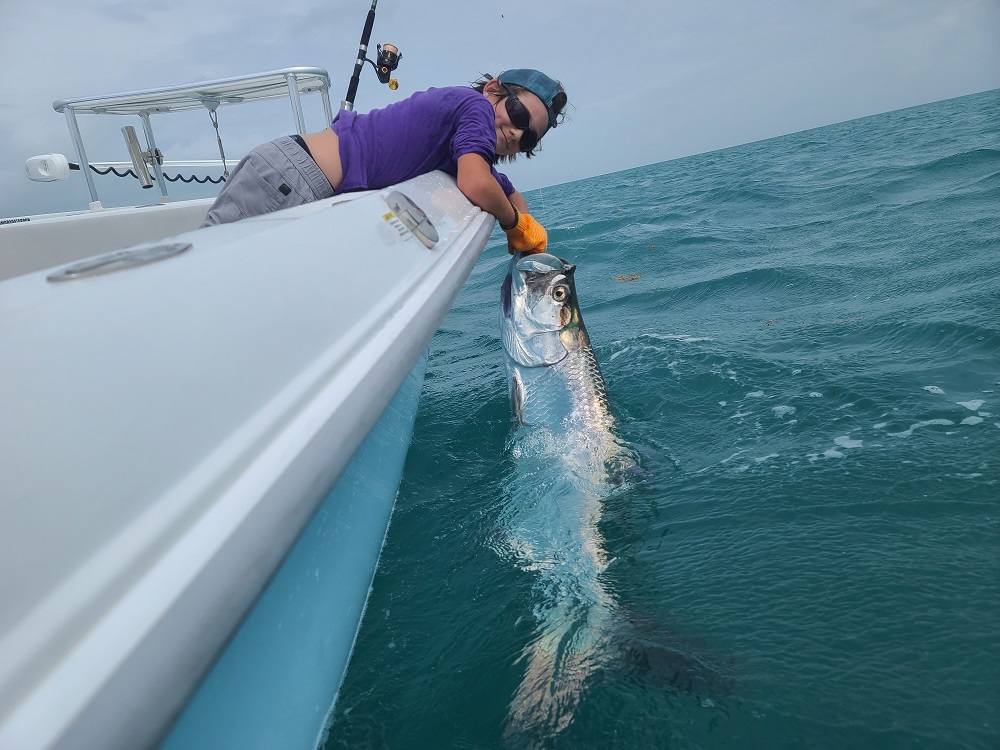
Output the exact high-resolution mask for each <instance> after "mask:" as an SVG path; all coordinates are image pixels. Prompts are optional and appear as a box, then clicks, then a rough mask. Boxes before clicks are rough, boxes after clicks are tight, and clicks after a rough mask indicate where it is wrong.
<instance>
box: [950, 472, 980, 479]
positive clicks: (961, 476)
mask: <svg viewBox="0 0 1000 750" xmlns="http://www.w3.org/2000/svg"><path fill="white" fill-rule="evenodd" d="M981 476H982V474H980V473H978V472H976V473H974V474H955V477H956V478H958V479H979V477H981Z"/></svg>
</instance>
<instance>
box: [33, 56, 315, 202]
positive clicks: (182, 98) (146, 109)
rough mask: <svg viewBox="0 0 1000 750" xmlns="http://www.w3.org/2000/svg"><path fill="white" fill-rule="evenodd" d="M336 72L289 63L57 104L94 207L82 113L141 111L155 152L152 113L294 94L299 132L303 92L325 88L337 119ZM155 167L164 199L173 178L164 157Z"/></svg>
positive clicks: (302, 123)
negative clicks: (333, 89)
mask: <svg viewBox="0 0 1000 750" xmlns="http://www.w3.org/2000/svg"><path fill="white" fill-rule="evenodd" d="M329 90H330V74H329V73H327V72H326V71H325V70H324V69H323V68H283V69H281V70H273V71H270V72H268V73H255V74H253V75H246V76H236V77H234V78H220V79H218V80H215V81H201V82H199V83H189V84H182V85H179V86H166V87H164V88H156V89H145V90H143V91H127V92H123V93H119V94H105V95H104V96H91V97H84V98H80V99H60V100H59V101H57V102H53V104H52V108H53V109H54V110H55V111H56V112H62V113H63V114H64V115H65V116H66V123H67V125H68V126H69V133H70V137H71V138H72V139H73V145H74V146H75V147H76V153H77V156H78V157H79V159H80V171H82V172H83V174H84V176H85V177H86V178H87V187H88V188H89V189H90V196H91V198H92V200H93V203H92V204H91V207H92V208H94V207H99V206H100V200H99V199H98V197H97V186H96V184H95V183H94V177H93V175H92V174H91V170H90V163H89V162H88V161H87V152H86V149H85V148H84V145H83V139H82V137H81V136H80V128H79V126H78V124H77V121H76V116H77V115H78V114H87V115H137V116H138V117H139V118H141V119H142V125H143V128H144V129H145V131H146V142H147V145H148V147H149V150H150V152H151V153H153V154H155V153H156V142H155V140H154V138H153V127H152V125H151V123H150V119H149V118H150V115H153V114H164V113H168V112H184V111H188V110H196V109H201V108H205V109H208V111H209V112H210V113H213V114H214V112H215V110H216V109H217V108H218V107H221V106H226V105H230V104H245V103H247V102H259V101H265V100H267V99H280V98H283V97H288V99H289V101H290V102H291V105H292V114H293V115H294V117H295V127H296V132H297V133H302V132H304V131H305V127H306V126H305V118H304V117H303V115H302V103H301V100H300V95H301V94H312V93H317V92H318V93H319V94H320V96H321V97H322V98H323V109H324V112H325V114H326V121H327V122H331V121H332V120H333V110H332V109H331V107H330V96H329V93H328V92H329ZM152 167H153V169H154V170H155V173H156V181H157V183H158V184H159V186H160V193H161V195H162V196H163V199H164V200H169V198H168V196H167V183H166V180H164V178H163V170H162V169H161V167H160V163H159V160H158V159H152Z"/></svg>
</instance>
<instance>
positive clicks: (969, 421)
mask: <svg viewBox="0 0 1000 750" xmlns="http://www.w3.org/2000/svg"><path fill="white" fill-rule="evenodd" d="M982 421H983V418H982V417H966V418H965V419H963V420H962V424H979V423H980V422H982Z"/></svg>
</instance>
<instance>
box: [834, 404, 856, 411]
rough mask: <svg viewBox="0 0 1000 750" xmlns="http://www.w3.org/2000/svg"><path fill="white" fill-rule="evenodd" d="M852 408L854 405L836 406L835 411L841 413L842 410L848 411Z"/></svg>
mask: <svg viewBox="0 0 1000 750" xmlns="http://www.w3.org/2000/svg"><path fill="white" fill-rule="evenodd" d="M852 406H854V404H844V405H843V406H838V407H837V411H841V410H842V409H850V408H851V407H852Z"/></svg>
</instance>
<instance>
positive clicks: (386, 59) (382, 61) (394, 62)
mask: <svg viewBox="0 0 1000 750" xmlns="http://www.w3.org/2000/svg"><path fill="white" fill-rule="evenodd" d="M377 4H378V0H372V7H371V8H369V9H368V18H367V19H366V20H365V29H364V31H362V32H361V46H360V47H359V49H358V59H357V60H356V61H355V63H354V75H352V76H351V83H350V85H349V86H348V87H347V96H346V97H344V101H342V102H341V103H340V108H341V109H346V110H348V111H350V110H353V109H354V97H355V96H357V93H358V84H359V83H360V82H361V69H362V68H364V67H365V63H366V62H367V63H371V66H372V67H373V68H375V75H376V76H378V80H379V81H380V82H381V83H385V84H388V85H389V88H390V89H392V90H393V91H395V90H396V89H398V88H399V81H397V80H396V79H395V78H390V77H389V76H390V75H391V74H392V71H394V70H395V69H396V67H397V66H398V65H399V61H400V60H402V59H403V55H402V54H401V53H400V51H399V48H398V47H396V45H394V44H389V43H388V42H387V43H386V44H384V45H383V44H377V45H375V46H376V47H377V48H378V63H377V64H376V63H375V62H374V61H373V60H369V59H368V57H367V55H368V40H369V39H371V36H372V26H374V25H375V6H376V5H377Z"/></svg>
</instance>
